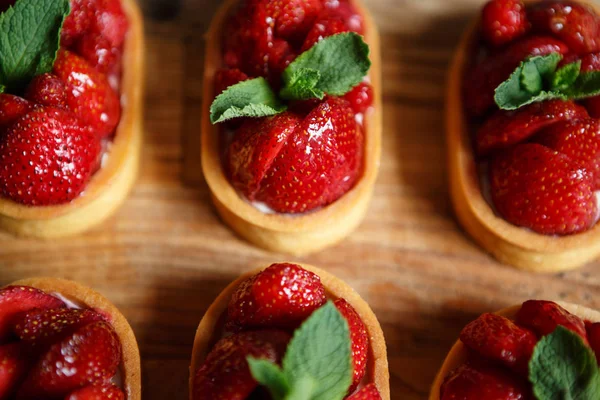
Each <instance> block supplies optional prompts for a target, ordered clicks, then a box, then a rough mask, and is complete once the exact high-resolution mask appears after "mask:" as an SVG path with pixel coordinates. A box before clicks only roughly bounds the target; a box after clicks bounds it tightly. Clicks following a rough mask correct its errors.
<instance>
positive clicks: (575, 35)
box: [528, 1, 600, 54]
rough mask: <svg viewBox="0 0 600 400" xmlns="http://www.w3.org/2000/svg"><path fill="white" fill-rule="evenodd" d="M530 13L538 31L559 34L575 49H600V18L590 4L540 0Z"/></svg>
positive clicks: (534, 26)
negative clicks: (541, 0)
mask: <svg viewBox="0 0 600 400" xmlns="http://www.w3.org/2000/svg"><path fill="white" fill-rule="evenodd" d="M528 16H529V19H530V21H531V24H532V27H533V30H534V31H536V32H538V33H543V34H553V35H555V36H556V37H557V38H559V39H560V40H562V41H564V42H565V43H566V44H567V45H568V46H569V48H570V49H571V50H572V51H574V52H575V53H578V54H585V53H591V52H594V51H598V50H600V37H599V35H598V34H599V28H600V18H598V16H597V15H596V13H595V12H594V10H593V9H592V8H590V7H589V6H587V5H584V4H581V3H578V2H574V1H543V2H537V3H536V4H534V5H533V6H532V8H531V10H530V11H529V13H528Z"/></svg>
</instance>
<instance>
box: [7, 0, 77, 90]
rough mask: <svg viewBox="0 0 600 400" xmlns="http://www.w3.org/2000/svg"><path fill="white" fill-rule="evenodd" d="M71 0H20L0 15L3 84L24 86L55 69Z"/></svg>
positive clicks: (14, 86)
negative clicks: (36, 76)
mask: <svg viewBox="0 0 600 400" xmlns="http://www.w3.org/2000/svg"><path fill="white" fill-rule="evenodd" d="M69 12H70V5H69V0H35V1H30V0H19V1H17V2H16V3H15V5H14V6H13V7H11V8H9V9H8V10H6V11H5V12H3V13H2V14H0V32H3V34H2V36H1V37H0V83H1V84H2V85H3V86H6V88H7V89H8V90H10V91H19V90H21V89H23V88H24V87H25V86H26V85H27V83H28V82H29V81H31V79H32V78H33V77H34V76H35V75H39V74H43V73H46V72H50V71H52V66H53V64H54V60H55V59H56V54H57V51H58V48H59V42H60V30H61V28H62V24H63V22H64V20H65V18H66V17H67V16H68V15H69Z"/></svg>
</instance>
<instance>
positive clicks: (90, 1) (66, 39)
mask: <svg viewBox="0 0 600 400" xmlns="http://www.w3.org/2000/svg"><path fill="white" fill-rule="evenodd" d="M70 3H71V13H70V14H69V16H68V17H67V18H66V19H65V22H64V23H63V27H62V30H61V32H60V35H61V44H62V45H63V46H70V45H72V44H73V43H74V42H75V41H76V40H77V39H78V38H79V37H81V36H82V35H83V34H84V33H85V32H87V31H88V29H89V28H90V25H91V23H92V21H93V20H94V14H95V12H94V10H95V7H96V2H95V0H71V1H70Z"/></svg>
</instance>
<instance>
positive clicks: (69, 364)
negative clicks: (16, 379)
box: [19, 322, 121, 399]
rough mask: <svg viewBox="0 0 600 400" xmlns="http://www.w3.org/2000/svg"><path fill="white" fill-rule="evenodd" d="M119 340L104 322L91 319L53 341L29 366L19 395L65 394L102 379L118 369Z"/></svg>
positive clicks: (33, 397)
mask: <svg viewBox="0 0 600 400" xmlns="http://www.w3.org/2000/svg"><path fill="white" fill-rule="evenodd" d="M120 362H121V344H120V343H119V339H118V338H117V335H116V333H115V332H114V330H113V328H112V327H111V326H110V325H108V324H107V323H106V322H94V323H92V324H89V325H86V326H84V327H83V328H81V329H79V330H77V331H76V332H75V333H73V334H72V335H71V336H69V337H67V338H65V339H63V340H62V341H60V342H58V343H56V344H54V345H53V346H52V347H50V349H49V350H48V352H47V353H46V354H44V355H43V356H42V357H41V359H40V360H39V361H38V362H37V364H36V365H35V366H34V367H33V368H32V369H31V370H30V372H29V375H28V376H27V378H26V379H25V382H24V383H23V386H22V387H21V389H20V391H19V398H20V399H35V398H55V397H65V396H67V395H68V394H69V393H71V392H73V391H74V390H77V389H79V388H82V387H85V386H88V385H95V384H101V383H105V382H106V381H107V380H108V379H110V378H112V377H113V376H114V375H115V373H116V372H117V368H118V366H119V364H120Z"/></svg>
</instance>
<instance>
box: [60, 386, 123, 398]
mask: <svg viewBox="0 0 600 400" xmlns="http://www.w3.org/2000/svg"><path fill="white" fill-rule="evenodd" d="M65 400H125V393H123V391H122V390H121V389H119V388H118V387H116V386H115V385H111V384H107V385H102V386H86V387H84V388H83V389H79V390H76V391H74V392H73V393H71V394H70V395H69V396H68V397H67V398H66V399H65Z"/></svg>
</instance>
